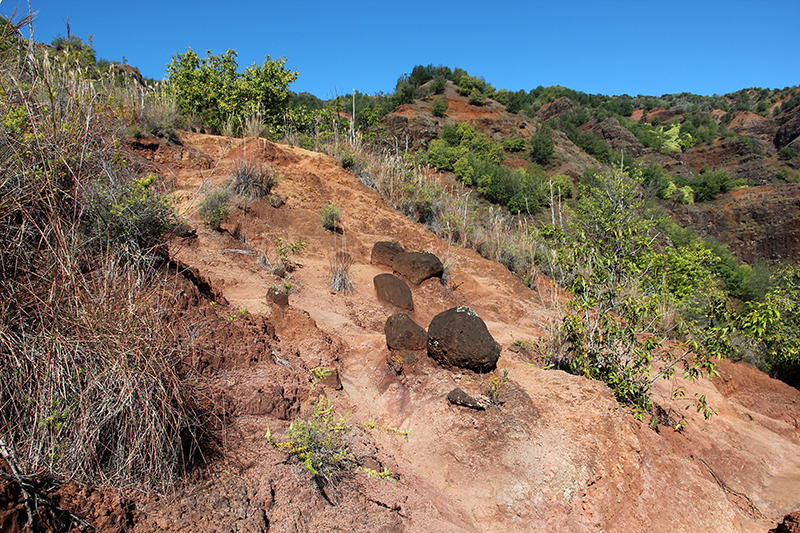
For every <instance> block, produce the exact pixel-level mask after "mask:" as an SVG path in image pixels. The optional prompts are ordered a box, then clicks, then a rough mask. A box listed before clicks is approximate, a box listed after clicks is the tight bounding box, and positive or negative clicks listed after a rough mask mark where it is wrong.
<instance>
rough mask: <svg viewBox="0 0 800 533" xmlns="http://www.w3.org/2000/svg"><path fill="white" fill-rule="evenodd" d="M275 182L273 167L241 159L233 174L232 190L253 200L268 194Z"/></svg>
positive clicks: (276, 181)
mask: <svg viewBox="0 0 800 533" xmlns="http://www.w3.org/2000/svg"><path fill="white" fill-rule="evenodd" d="M277 184H278V178H277V176H276V174H275V169H274V168H273V167H271V166H270V165H264V164H256V163H253V162H250V161H242V162H240V163H239V165H238V166H237V167H236V171H235V172H234V174H233V192H235V193H236V194H239V195H242V196H247V197H248V198H251V199H254V200H260V199H261V198H264V197H265V196H269V194H270V192H272V188H273V187H274V186H276V185H277Z"/></svg>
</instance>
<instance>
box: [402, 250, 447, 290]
mask: <svg viewBox="0 0 800 533" xmlns="http://www.w3.org/2000/svg"><path fill="white" fill-rule="evenodd" d="M392 270H394V271H395V272H397V273H398V274H400V275H402V276H403V277H405V278H406V279H407V280H408V281H410V282H411V283H413V284H414V285H419V284H420V283H422V282H423V281H425V280H426V279H429V278H433V277H437V276H438V277H442V274H443V273H444V265H442V262H441V261H440V260H439V258H438V257H436V256H435V255H433V254H432V253H430V252H400V253H398V254H397V255H395V256H394V260H393V261H392Z"/></svg>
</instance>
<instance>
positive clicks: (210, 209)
mask: <svg viewBox="0 0 800 533" xmlns="http://www.w3.org/2000/svg"><path fill="white" fill-rule="evenodd" d="M230 197H231V194H230V193H229V192H228V191H227V190H225V189H215V190H214V191H212V192H211V194H209V195H208V196H206V198H205V200H203V203H201V204H200V209H199V210H198V211H197V213H198V214H199V215H200V218H201V219H203V221H205V222H206V223H207V224H208V225H209V227H211V229H213V230H218V229H219V228H220V224H222V221H223V220H225V219H226V218H227V217H228V201H229V200H230Z"/></svg>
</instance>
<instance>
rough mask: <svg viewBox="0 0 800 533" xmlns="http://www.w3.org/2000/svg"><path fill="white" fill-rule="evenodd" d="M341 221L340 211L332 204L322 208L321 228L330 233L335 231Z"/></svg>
mask: <svg viewBox="0 0 800 533" xmlns="http://www.w3.org/2000/svg"><path fill="white" fill-rule="evenodd" d="M341 221H342V210H341V209H340V208H338V207H336V206H335V205H333V204H325V205H324V206H322V227H324V228H325V229H327V230H330V231H337V230H338V229H339V227H340V226H339V224H340V223H341Z"/></svg>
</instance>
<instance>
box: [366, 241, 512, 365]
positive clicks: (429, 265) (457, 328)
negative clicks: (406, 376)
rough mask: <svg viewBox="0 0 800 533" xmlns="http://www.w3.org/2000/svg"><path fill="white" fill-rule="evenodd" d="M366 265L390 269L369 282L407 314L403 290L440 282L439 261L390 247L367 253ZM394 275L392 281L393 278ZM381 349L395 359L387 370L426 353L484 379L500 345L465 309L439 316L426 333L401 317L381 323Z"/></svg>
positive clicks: (409, 305) (408, 297) (407, 295)
mask: <svg viewBox="0 0 800 533" xmlns="http://www.w3.org/2000/svg"><path fill="white" fill-rule="evenodd" d="M371 262H372V264H375V265H383V266H388V267H391V268H392V270H393V272H394V274H379V275H377V276H375V278H374V279H373V283H374V285H375V292H376V293H377V296H378V298H379V299H380V300H381V301H384V302H386V303H389V304H391V305H393V306H395V307H397V308H399V309H404V310H406V311H409V312H411V311H413V310H414V301H413V297H412V294H411V289H410V288H409V286H408V284H407V283H406V282H405V281H404V280H403V279H401V278H400V277H398V276H402V278H404V279H405V280H408V281H409V282H410V283H413V284H414V285H419V284H420V283H422V282H423V281H425V280H427V279H430V278H433V277H441V276H442V274H443V272H444V267H443V265H442V262H441V260H440V259H439V258H438V257H436V256H435V255H434V254H432V253H430V252H407V251H405V250H404V249H403V247H402V246H400V245H399V244H397V243H395V242H386V241H381V242H377V243H376V244H375V246H374V247H373V248H372V256H371ZM395 274H397V275H395ZM384 333H385V335H386V345H387V346H388V348H389V350H390V351H391V352H392V353H393V354H395V355H393V356H392V357H393V360H392V362H391V364H393V365H395V367H396V368H398V367H401V366H402V364H403V363H404V362H405V361H406V360H407V358H408V357H409V355H411V354H412V353H413V352H421V351H423V350H427V353H428V356H429V357H430V358H431V359H433V360H434V361H436V362H437V363H439V364H441V365H443V366H448V367H458V368H463V369H467V370H472V371H474V372H479V373H487V372H491V371H492V370H494V369H495V368H496V366H497V360H498V359H499V358H500V345H499V344H498V343H497V341H495V340H494V338H493V337H492V335H491V333H489V330H488V328H487V327H486V324H485V323H484V321H483V320H482V319H481V318H480V317H479V316H478V315H477V314H476V313H475V311H473V310H472V309H471V308H469V307H467V306H459V307H454V308H452V309H448V310H446V311H443V312H442V313H439V314H438V315H436V316H435V317H434V319H433V320H432V321H431V324H430V326H429V327H428V331H427V332H426V331H425V329H424V328H423V327H421V326H420V325H418V324H417V323H415V322H414V321H413V320H412V319H411V317H409V316H408V314H406V313H397V314H394V315H392V316H390V317H389V318H388V319H387V320H386V325H385V326H384Z"/></svg>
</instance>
